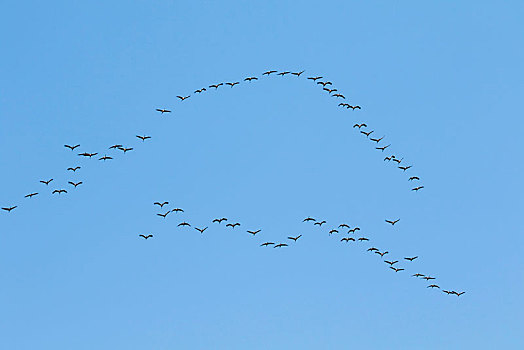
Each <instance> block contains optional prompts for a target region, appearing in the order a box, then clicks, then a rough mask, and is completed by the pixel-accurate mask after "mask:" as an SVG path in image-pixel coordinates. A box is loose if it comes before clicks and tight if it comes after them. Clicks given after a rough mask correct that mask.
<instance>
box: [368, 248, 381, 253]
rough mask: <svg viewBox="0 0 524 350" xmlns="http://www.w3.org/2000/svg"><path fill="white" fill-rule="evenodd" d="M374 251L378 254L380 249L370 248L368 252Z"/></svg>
mask: <svg viewBox="0 0 524 350" xmlns="http://www.w3.org/2000/svg"><path fill="white" fill-rule="evenodd" d="M373 251H375V252H378V251H379V250H378V248H375V247H371V248H368V252H373Z"/></svg>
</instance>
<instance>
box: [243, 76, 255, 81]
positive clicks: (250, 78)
mask: <svg viewBox="0 0 524 350" xmlns="http://www.w3.org/2000/svg"><path fill="white" fill-rule="evenodd" d="M251 80H258V78H257V77H247V78H246V79H244V81H251Z"/></svg>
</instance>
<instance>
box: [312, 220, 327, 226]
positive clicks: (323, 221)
mask: <svg viewBox="0 0 524 350" xmlns="http://www.w3.org/2000/svg"><path fill="white" fill-rule="evenodd" d="M325 223H326V220H322V221H320V222H315V223H314V224H313V225H318V226H322V224H325Z"/></svg>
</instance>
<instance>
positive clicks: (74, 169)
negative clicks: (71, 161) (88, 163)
mask: <svg viewBox="0 0 524 350" xmlns="http://www.w3.org/2000/svg"><path fill="white" fill-rule="evenodd" d="M78 169H80V167H79V166H75V167H74V168H67V170H71V171H72V172H75V171H77V170H78Z"/></svg>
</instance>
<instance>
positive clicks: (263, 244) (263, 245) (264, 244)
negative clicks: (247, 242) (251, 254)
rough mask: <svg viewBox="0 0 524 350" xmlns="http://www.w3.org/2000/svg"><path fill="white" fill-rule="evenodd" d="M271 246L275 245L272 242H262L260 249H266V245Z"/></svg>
mask: <svg viewBox="0 0 524 350" xmlns="http://www.w3.org/2000/svg"><path fill="white" fill-rule="evenodd" d="M272 244H275V243H274V242H264V243H262V244H261V245H260V246H261V247H267V246H268V245H272Z"/></svg>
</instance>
